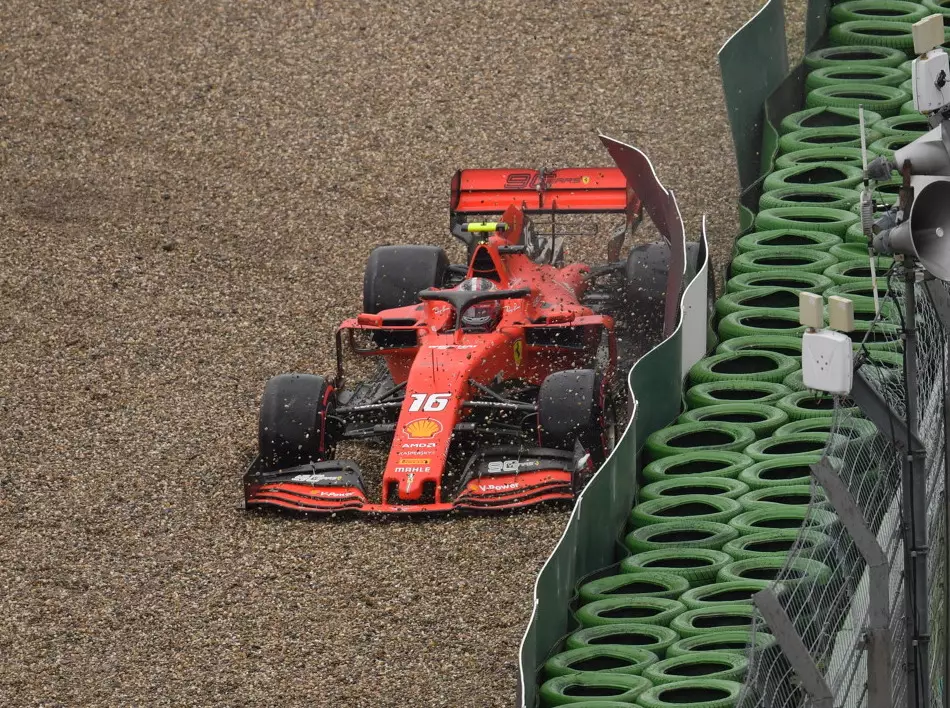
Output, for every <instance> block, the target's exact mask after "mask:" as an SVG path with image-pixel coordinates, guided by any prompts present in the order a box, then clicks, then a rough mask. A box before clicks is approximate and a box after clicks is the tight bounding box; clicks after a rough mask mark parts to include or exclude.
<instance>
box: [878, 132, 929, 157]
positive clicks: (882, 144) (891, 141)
mask: <svg viewBox="0 0 950 708" xmlns="http://www.w3.org/2000/svg"><path fill="white" fill-rule="evenodd" d="M917 137H919V136H913V135H907V134H904V135H888V136H887V137H884V138H880V139H879V140H875V141H874V142H873V143H871V144H870V145H868V151H869V152H873V153H875V154H876V155H883V156H884V157H894V152H895V151H897V150H900V149H901V148H903V147H907V146H908V145H910V144H911V143H912V142H914V141H915V140H916V139H917ZM869 161H870V160H869Z"/></svg>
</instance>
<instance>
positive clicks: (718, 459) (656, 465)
mask: <svg viewBox="0 0 950 708" xmlns="http://www.w3.org/2000/svg"><path fill="white" fill-rule="evenodd" d="M778 393H779V392H776V395H778ZM751 464H752V460H751V459H750V458H749V457H746V456H745V455H743V454H742V453H741V452H713V451H711V450H697V451H695V452H681V453H680V454H678V455H670V456H668V457H663V458H660V459H659V460H656V461H654V462H651V463H650V464H648V465H647V466H645V467H644V468H643V478H644V479H645V480H646V481H647V482H648V483H654V482H669V481H672V480H681V479H686V480H695V481H696V482H697V483H698V484H701V483H702V481H701V480H703V479H705V478H706V477H717V478H724V479H725V478H735V477H737V476H738V475H739V472H741V471H742V470H744V469H745V468H746V467H748V466H749V465H751Z"/></svg>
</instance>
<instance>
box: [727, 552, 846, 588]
mask: <svg viewBox="0 0 950 708" xmlns="http://www.w3.org/2000/svg"><path fill="white" fill-rule="evenodd" d="M783 571H785V572H783ZM789 571H791V572H789ZM779 578H781V582H782V584H783V585H786V586H787V585H798V584H801V583H816V584H820V585H824V584H825V583H827V582H828V581H829V580H831V568H829V567H828V566H827V565H825V564H824V563H822V562H820V561H816V560H814V559H812V558H780V557H772V558H750V559H749V560H741V561H733V562H732V563H730V564H729V565H727V566H726V567H725V568H723V569H722V570H720V571H719V575H718V577H717V579H716V580H717V582H720V583H728V582H738V581H740V580H749V579H755V580H759V581H762V580H764V581H767V582H775V581H776V580H778V579H779Z"/></svg>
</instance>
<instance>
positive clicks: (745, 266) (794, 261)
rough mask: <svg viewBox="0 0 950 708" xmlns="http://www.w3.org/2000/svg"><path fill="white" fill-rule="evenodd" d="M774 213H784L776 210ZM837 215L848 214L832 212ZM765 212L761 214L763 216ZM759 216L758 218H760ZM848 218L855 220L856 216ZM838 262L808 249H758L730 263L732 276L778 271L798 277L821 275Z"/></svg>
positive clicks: (740, 255)
mask: <svg viewBox="0 0 950 708" xmlns="http://www.w3.org/2000/svg"><path fill="white" fill-rule="evenodd" d="M774 211H786V210H785V209H777V210H773V212H774ZM834 211H835V212H837V213H841V214H847V213H848V212H845V211H840V210H837V209H836V210H834ZM765 213H766V212H762V214H765ZM762 214H760V215H759V216H762ZM850 216H852V217H854V218H857V216H856V215H854V214H850ZM837 262H838V260H837V259H836V258H835V257H834V256H832V255H831V254H829V253H826V252H825V251H815V250H811V249H808V248H760V249H758V250H757V251H747V252H745V253H740V254H739V255H738V256H736V257H735V258H734V259H733V261H732V272H733V274H734V275H742V274H743V273H770V274H774V271H779V272H781V273H782V274H783V275H784V274H786V273H787V274H789V275H798V274H799V273H823V272H824V271H825V270H827V269H828V268H830V267H831V266H833V265H835V264H836V263H837Z"/></svg>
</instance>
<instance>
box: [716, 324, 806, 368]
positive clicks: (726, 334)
mask: <svg viewBox="0 0 950 708" xmlns="http://www.w3.org/2000/svg"><path fill="white" fill-rule="evenodd" d="M805 329H806V327H805V325H803V324H801V322H799V314H798V312H796V311H795V310H791V309H783V308H765V307H759V308H755V309H751V310H740V311H739V312H733V313H732V314H731V315H726V316H725V317H723V318H722V319H721V320H720V321H719V338H720V339H721V340H722V341H727V340H730V339H735V338H736V337H799V336H801V335H802V334H804V332H805ZM741 351H749V350H747V349H746V350H741ZM763 351H765V350H759V352H758V353H762V352H763ZM730 353H735V352H730ZM766 353H774V352H766ZM780 356H781V355H780ZM783 378H784V377H783Z"/></svg>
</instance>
